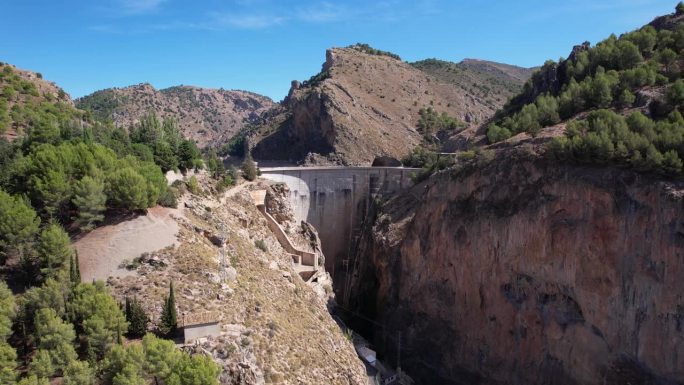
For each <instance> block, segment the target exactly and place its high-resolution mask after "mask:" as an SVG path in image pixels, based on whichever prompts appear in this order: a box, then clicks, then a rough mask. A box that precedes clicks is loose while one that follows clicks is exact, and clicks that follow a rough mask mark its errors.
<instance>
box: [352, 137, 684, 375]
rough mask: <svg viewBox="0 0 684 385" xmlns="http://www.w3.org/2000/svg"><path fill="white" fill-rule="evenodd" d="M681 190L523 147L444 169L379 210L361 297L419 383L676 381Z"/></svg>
mask: <svg viewBox="0 0 684 385" xmlns="http://www.w3.org/2000/svg"><path fill="white" fill-rule="evenodd" d="M683 197H684V185H681V184H675V183H670V182H664V181H658V180H652V179H648V178H647V177H644V176H639V175H638V174H634V173H631V172H626V171H621V170H616V169H608V168H579V167H573V166H559V165H554V164H549V163H547V162H546V161H544V160H540V158H539V157H537V156H529V155H525V154H524V152H523V151H522V150H515V153H513V154H508V155H507V160H506V161H505V162H504V161H498V160H494V161H493V162H492V163H490V164H489V165H488V166H486V167H484V168H481V169H478V170H476V171H472V170H471V171H469V172H466V171H460V172H457V171H453V172H450V173H442V174H438V175H436V176H433V177H432V178H431V179H429V180H428V181H427V182H426V183H424V184H421V185H418V186H416V187H415V188H414V189H413V191H411V192H410V193H407V194H404V195H400V196H396V197H394V198H392V199H391V200H390V201H388V202H387V203H385V204H384V205H383V206H382V207H381V208H380V209H379V212H378V214H377V218H376V220H375V222H374V223H373V224H372V232H370V231H369V232H367V234H368V235H367V236H366V239H364V240H363V241H362V244H361V253H362V255H363V257H362V258H361V260H360V261H361V266H360V276H359V279H358V281H357V283H356V284H355V289H356V290H357V291H356V293H355V296H354V298H356V303H355V306H356V307H357V308H358V309H361V311H363V312H365V313H366V314H367V315H369V316H372V317H375V318H376V320H377V321H378V322H379V323H380V324H382V325H384V328H382V329H381V328H377V329H376V330H375V332H376V334H375V338H376V342H377V343H378V344H379V346H381V347H384V351H385V353H386V354H387V355H388V356H389V357H396V345H397V344H396V341H395V340H396V337H395V336H396V335H397V332H398V331H401V333H402V352H401V353H402V367H403V368H404V369H406V370H407V371H408V372H409V374H411V375H412V376H413V377H415V378H417V379H419V383H422V384H434V383H440V384H474V383H482V384H498V383H507V384H509V383H510V384H626V383H632V384H637V383H639V384H641V383H644V384H646V383H648V384H660V383H662V384H665V383H668V384H669V383H682V381H683V380H684V279H682V277H683V276H684V222H682V215H683V214H684V207H683V203H684V201H683ZM364 258H365V259H364ZM364 261H365V262H364Z"/></svg>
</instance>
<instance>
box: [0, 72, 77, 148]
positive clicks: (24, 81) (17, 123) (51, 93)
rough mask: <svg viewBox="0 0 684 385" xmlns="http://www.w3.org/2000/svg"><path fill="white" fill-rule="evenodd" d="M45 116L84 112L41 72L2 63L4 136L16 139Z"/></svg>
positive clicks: (0, 131)
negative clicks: (76, 107) (30, 125)
mask: <svg viewBox="0 0 684 385" xmlns="http://www.w3.org/2000/svg"><path fill="white" fill-rule="evenodd" d="M43 115H50V116H52V117H53V118H56V119H59V120H61V119H62V118H74V117H77V116H81V115H82V114H81V113H80V112H78V111H77V110H76V109H75V108H74V103H73V101H72V100H71V98H70V97H69V95H68V94H67V93H66V92H64V90H62V89H61V88H60V87H58V86H57V85H56V84H55V83H53V82H49V81H47V80H45V79H43V75H41V74H40V73H37V72H32V71H27V70H23V69H20V68H17V67H15V66H13V65H11V64H0V135H3V136H5V137H6V138H7V139H9V140H13V139H15V138H17V137H18V136H20V135H23V134H24V133H25V131H26V129H27V128H28V126H29V124H30V123H31V122H33V121H35V120H36V119H38V118H40V117H42V116H43Z"/></svg>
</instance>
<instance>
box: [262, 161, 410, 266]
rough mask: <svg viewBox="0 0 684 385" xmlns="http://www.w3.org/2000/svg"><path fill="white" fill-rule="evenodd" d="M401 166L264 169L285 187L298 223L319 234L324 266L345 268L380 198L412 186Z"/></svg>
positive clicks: (264, 173)
mask: <svg viewBox="0 0 684 385" xmlns="http://www.w3.org/2000/svg"><path fill="white" fill-rule="evenodd" d="M417 171H418V170H417V169H412V168H402V167H278V168H262V169H261V177H262V178H264V179H268V180H271V181H274V182H279V183H285V184H286V185H287V186H288V188H289V190H290V193H289V194H290V195H289V197H288V199H289V201H290V205H291V207H292V208H293V211H294V216H295V219H296V220H298V221H300V220H301V221H306V222H309V223H310V224H311V225H313V226H314V227H315V228H316V230H317V231H318V235H319V237H320V238H321V243H322V246H323V254H325V257H326V258H325V268H326V270H328V271H329V272H330V273H331V274H332V275H333V278H334V276H335V270H339V269H340V268H345V267H346V261H347V259H348V256H349V255H350V251H351V248H352V247H353V245H354V244H355V241H356V239H357V237H358V235H359V231H360V228H361V224H362V223H363V220H364V219H365V217H366V215H367V214H368V209H369V208H370V204H371V203H372V201H373V199H374V198H375V197H376V196H377V195H379V194H380V195H382V194H390V193H393V192H395V191H398V190H401V189H404V188H407V187H410V186H411V185H412V184H413V182H412V180H411V173H415V172H417Z"/></svg>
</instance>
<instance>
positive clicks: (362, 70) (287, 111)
mask: <svg viewBox="0 0 684 385" xmlns="http://www.w3.org/2000/svg"><path fill="white" fill-rule="evenodd" d="M366 48H367V47H366ZM369 52H370V53H369ZM471 67H472V66H471ZM464 68H465V69H464V70H463V71H464V72H467V73H472V75H469V77H468V79H469V80H470V81H475V80H477V79H479V80H483V79H485V80H484V83H485V84H488V87H489V88H490V89H496V90H499V91H500V93H501V96H500V97H499V98H498V99H497V98H492V97H489V96H486V95H485V94H484V93H483V92H482V91H480V90H478V91H477V92H476V91H474V90H473V91H471V90H470V89H469V88H470V87H469V85H467V84H458V85H455V83H458V82H459V81H460V80H459V79H453V78H446V77H445V76H442V75H441V74H438V73H433V72H431V71H423V70H421V69H419V68H417V67H416V66H414V65H411V64H408V63H405V62H403V61H401V60H400V59H398V58H397V57H396V55H391V54H388V53H384V52H382V51H377V50H372V49H371V50H368V49H363V47H362V46H359V45H357V46H352V47H347V48H333V49H330V50H328V51H327V52H326V61H325V63H324V64H323V69H322V71H321V72H320V73H319V74H318V75H316V76H314V77H312V78H311V79H310V80H309V81H306V82H304V83H303V84H300V83H299V82H293V84H292V88H291V90H290V93H289V95H288V97H287V98H286V99H285V101H284V102H283V104H282V106H280V107H279V108H278V109H276V110H274V111H272V112H271V114H270V117H269V119H267V123H266V124H264V125H263V126H262V127H261V128H260V129H259V130H258V131H257V132H256V133H253V136H252V138H251V140H250V142H251V144H252V146H253V150H252V151H253V155H254V156H255V157H256V158H260V159H280V160H296V161H302V160H305V161H307V162H308V163H318V162H332V163H339V164H352V165H356V164H369V163H370V162H372V161H373V159H374V158H375V157H377V156H391V157H395V158H400V157H402V156H404V155H406V154H407V153H408V152H409V151H410V150H411V149H412V148H413V147H415V146H416V145H418V144H419V143H420V142H421V140H422V138H423V137H422V134H421V132H419V130H418V129H417V125H418V121H419V118H420V115H419V111H420V110H421V109H422V108H429V107H431V108H433V109H434V110H435V111H436V112H438V113H439V114H441V113H446V114H447V115H448V116H450V117H453V118H457V119H459V120H461V121H463V122H465V123H467V124H477V123H478V122H483V121H485V120H486V119H488V118H489V117H491V116H492V115H493V114H494V112H495V111H496V110H497V109H498V108H500V107H501V106H502V105H503V104H504V103H505V102H506V96H507V95H509V94H512V91H506V92H507V93H506V94H504V93H503V89H507V87H511V88H512V89H515V87H516V86H510V85H506V86H499V85H497V84H493V83H492V82H491V80H492V79H496V80H497V82H499V84H502V85H503V84H507V80H501V79H500V78H498V77H496V76H487V77H484V76H480V75H476V74H475V72H474V71H473V70H472V69H470V68H466V67H464ZM479 71H480V70H479ZM481 72H483V71H480V72H477V74H479V73H481ZM518 72H520V71H518ZM518 75H520V74H518ZM520 76H521V75H520ZM509 78H510V79H513V80H512V81H513V82H514V83H515V84H517V87H519V85H520V84H521V81H520V80H518V79H517V78H515V77H514V76H509Z"/></svg>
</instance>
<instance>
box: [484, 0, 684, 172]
mask: <svg viewBox="0 0 684 385" xmlns="http://www.w3.org/2000/svg"><path fill="white" fill-rule="evenodd" d="M682 17H684V4H682V3H679V4H678V5H677V8H676V13H675V14H674V15H671V16H665V17H663V18H661V19H660V20H659V21H660V23H658V25H659V28H658V29H656V27H654V26H652V25H647V26H644V27H643V28H640V29H638V30H636V31H633V32H629V33H625V34H623V35H621V36H619V37H617V36H614V35H612V36H610V37H608V38H607V39H605V40H603V41H602V42H600V43H598V44H596V45H595V46H593V47H591V46H589V44H588V43H585V44H584V45H583V49H580V50H578V51H576V52H574V53H573V54H572V55H571V56H570V58H569V59H567V60H563V59H561V60H559V61H558V62H554V61H548V62H546V63H545V64H544V66H543V67H542V68H541V70H540V71H538V72H536V73H535V74H534V75H533V76H532V78H531V79H530V80H529V81H528V82H527V83H526V84H525V86H524V89H523V91H522V92H521V93H520V94H519V95H517V96H516V97H514V98H512V99H511V100H510V101H509V102H508V103H507V105H506V106H505V107H504V109H503V110H502V111H500V112H499V114H498V115H497V117H496V118H495V120H494V122H492V123H491V124H490V125H489V126H488V127H487V138H488V139H489V142H490V143H496V142H500V141H503V140H506V139H508V138H509V137H511V136H512V135H516V134H518V133H521V132H526V133H529V134H531V135H537V134H539V133H540V131H541V129H542V128H544V127H549V126H553V125H556V124H559V123H564V124H565V127H566V129H565V134H564V135H563V136H560V137H557V138H554V139H553V140H552V142H551V143H550V145H549V146H550V148H549V149H550V151H551V154H552V155H553V156H554V157H555V158H557V159H559V160H561V161H568V162H577V163H589V164H613V165H617V166H621V167H627V168H632V169H635V170H638V171H641V172H649V173H655V174H659V175H663V176H679V175H681V174H682V172H683V171H684V170H683V167H682V159H684V118H683V117H682V113H683V112H684V80H682V70H683V69H684V22H683V21H681V20H680V19H682ZM550 73H557V79H558V84H556V85H549V84H548V83H549V77H548V76H547V75H548V74H550Z"/></svg>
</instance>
